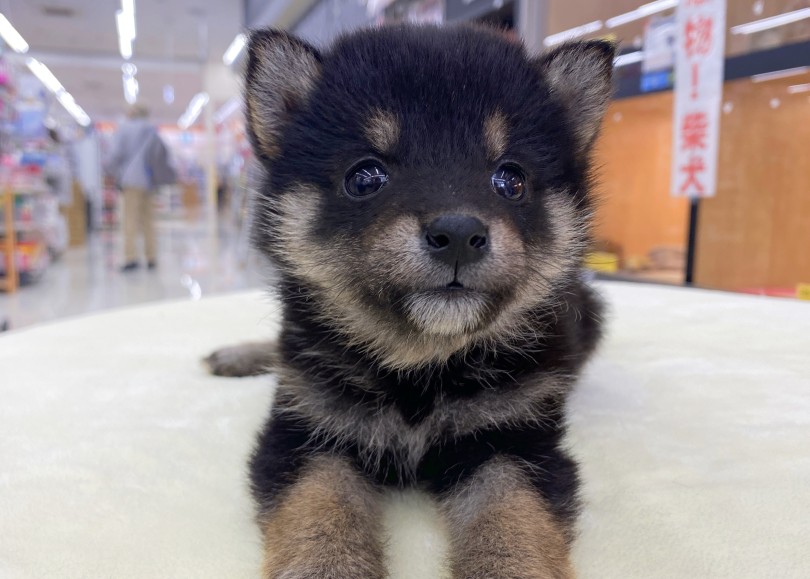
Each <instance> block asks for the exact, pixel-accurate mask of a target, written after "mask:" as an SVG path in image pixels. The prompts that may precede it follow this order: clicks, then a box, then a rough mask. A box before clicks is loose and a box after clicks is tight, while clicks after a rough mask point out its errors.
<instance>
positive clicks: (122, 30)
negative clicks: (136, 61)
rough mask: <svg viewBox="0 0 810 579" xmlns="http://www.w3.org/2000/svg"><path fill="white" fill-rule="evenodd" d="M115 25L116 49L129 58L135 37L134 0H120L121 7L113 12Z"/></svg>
mask: <svg viewBox="0 0 810 579" xmlns="http://www.w3.org/2000/svg"><path fill="white" fill-rule="evenodd" d="M115 27H116V28H117V29H118V51H119V52H120V53H121V56H122V57H124V58H126V59H127V60H129V59H130V58H132V43H133V42H134V41H135V38H136V37H137V30H136V29H135V0H121V9H120V10H116V12H115Z"/></svg>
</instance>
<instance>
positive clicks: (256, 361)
mask: <svg viewBox="0 0 810 579" xmlns="http://www.w3.org/2000/svg"><path fill="white" fill-rule="evenodd" d="M274 351H275V344H274V343H272V342H258V343H249V344H239V345H238V346H229V347H227V348H220V349H219V350H215V351H214V352H213V353H211V354H210V355H209V356H208V357H207V358H204V359H203V364H205V365H206V366H207V367H208V370H209V371H210V372H211V374H214V375H215V376H227V377H231V378H241V377H243V376H258V375H260V374H267V373H268V372H270V371H271V370H272V365H273V354H274Z"/></svg>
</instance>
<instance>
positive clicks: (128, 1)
mask: <svg viewBox="0 0 810 579" xmlns="http://www.w3.org/2000/svg"><path fill="white" fill-rule="evenodd" d="M121 12H123V13H124V16H125V17H126V19H127V30H128V31H129V32H130V34H131V38H132V40H135V39H136V38H138V31H137V30H136V28H135V0H121Z"/></svg>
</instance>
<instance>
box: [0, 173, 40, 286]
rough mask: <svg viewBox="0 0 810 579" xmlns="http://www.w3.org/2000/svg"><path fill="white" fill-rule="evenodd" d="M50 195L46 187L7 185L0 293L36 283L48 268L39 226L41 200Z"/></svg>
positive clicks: (0, 251) (0, 246) (0, 232)
mask: <svg viewBox="0 0 810 579" xmlns="http://www.w3.org/2000/svg"><path fill="white" fill-rule="evenodd" d="M46 193H47V187H46V186H45V184H44V183H36V182H31V183H28V184H25V185H19V184H18V185H14V184H11V185H9V184H6V186H5V187H4V189H3V203H2V210H0V211H1V212H2V218H1V219H0V221H1V222H2V225H0V239H2V243H1V244H0V289H2V290H4V291H7V292H14V291H16V290H17V289H18V288H19V286H20V285H21V283H26V282H29V281H33V280H35V279H37V278H38V277H39V276H40V275H41V274H42V273H43V272H44V270H45V268H46V266H47V264H48V261H49V259H48V252H47V249H46V244H45V241H44V238H43V234H42V230H41V229H42V228H41V225H40V224H39V223H38V222H37V219H36V217H35V214H36V207H35V206H36V203H37V201H38V197H39V196H41V195H45V194H46Z"/></svg>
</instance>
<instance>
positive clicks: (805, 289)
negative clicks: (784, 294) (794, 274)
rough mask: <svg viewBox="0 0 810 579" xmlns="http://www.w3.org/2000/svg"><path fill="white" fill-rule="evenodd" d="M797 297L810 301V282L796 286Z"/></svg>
mask: <svg viewBox="0 0 810 579" xmlns="http://www.w3.org/2000/svg"><path fill="white" fill-rule="evenodd" d="M796 297H797V298H799V299H800V300H808V301H810V283H800V284H799V285H797V286H796Z"/></svg>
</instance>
